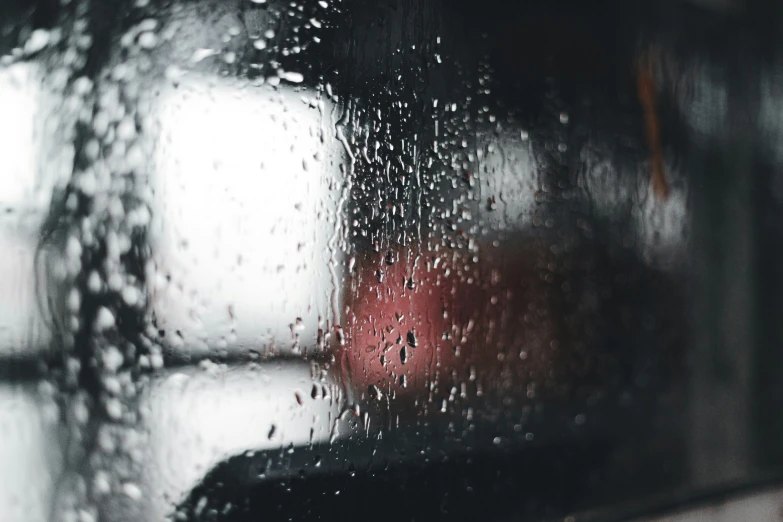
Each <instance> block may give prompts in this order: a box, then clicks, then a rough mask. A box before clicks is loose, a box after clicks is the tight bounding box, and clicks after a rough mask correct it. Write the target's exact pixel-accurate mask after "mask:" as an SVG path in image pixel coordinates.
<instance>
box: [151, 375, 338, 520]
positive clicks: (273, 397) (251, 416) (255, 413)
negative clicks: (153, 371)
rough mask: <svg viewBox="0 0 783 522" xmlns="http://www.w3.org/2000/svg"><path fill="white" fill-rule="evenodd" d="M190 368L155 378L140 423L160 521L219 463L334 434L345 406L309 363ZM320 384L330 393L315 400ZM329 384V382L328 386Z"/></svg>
mask: <svg viewBox="0 0 783 522" xmlns="http://www.w3.org/2000/svg"><path fill="white" fill-rule="evenodd" d="M206 369H207V371H204V370H203V369H198V368H188V369H185V370H183V371H179V372H170V373H168V374H165V375H163V376H161V378H160V379H156V382H155V384H153V386H152V387H151V388H150V390H149V391H148V392H147V393H145V394H144V396H143V398H144V400H143V402H142V410H143V411H146V412H148V414H147V415H145V420H144V425H143V426H142V429H143V430H144V431H145V432H147V433H149V437H150V438H149V444H148V445H147V448H148V454H147V455H146V458H145V460H144V480H143V482H142V484H143V487H144V488H145V489H147V488H148V491H147V493H146V494H145V496H146V497H147V501H145V509H148V510H150V511H149V512H148V513H147V515H148V517H147V520H163V519H164V517H165V516H166V515H168V514H170V512H171V510H172V508H173V506H174V505H175V504H176V503H177V502H179V501H181V500H182V499H183V496H184V495H186V494H187V493H188V492H189V491H190V489H191V488H193V487H194V486H195V485H196V484H197V483H198V481H200V480H201V479H202V478H203V477H204V475H205V474H206V473H207V472H208V471H209V470H210V469H211V468H212V467H213V466H215V465H216V464H218V463H219V462H221V461H222V460H224V459H226V458H228V457H231V456H234V455H239V454H242V453H244V452H246V451H259V450H266V449H275V448H287V447H288V446H290V445H293V446H302V445H305V444H309V443H319V442H326V441H328V440H329V438H330V436H331V433H332V427H333V426H334V421H335V419H336V418H337V415H339V412H340V395H339V392H338V388H337V387H336V386H335V384H334V383H332V382H322V381H314V380H313V379H312V377H311V370H310V366H309V365H308V364H303V363H298V364H282V365H281V364H274V365H273V364H264V365H261V366H256V365H250V366H244V367H242V368H233V369H225V368H219V367H217V366H212V367H211V368H210V367H207V368H206ZM314 384H317V385H318V386H319V388H321V389H328V390H329V393H328V394H327V395H328V396H329V397H331V398H329V399H324V398H322V396H323V394H321V395H319V396H318V398H315V399H314V398H312V396H311V390H312V388H313V385H314ZM324 387H325V388H324Z"/></svg>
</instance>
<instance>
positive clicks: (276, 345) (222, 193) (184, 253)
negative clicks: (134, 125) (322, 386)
mask: <svg viewBox="0 0 783 522" xmlns="http://www.w3.org/2000/svg"><path fill="white" fill-rule="evenodd" d="M154 115H155V117H156V118H157V119H158V120H159V127H160V138H159V144H158V148H157V151H158V152H157V157H156V162H155V163H156V169H155V172H156V174H155V176H154V178H153V180H152V190H153V192H154V200H153V204H152V213H153V216H154V221H153V225H152V231H151V236H152V238H151V245H152V249H153V259H154V260H155V263H154V265H153V266H154V271H152V272H150V273H149V274H148V275H149V277H150V278H153V279H151V280H152V281H154V291H153V306H152V308H153V311H154V314H155V318H156V324H157V326H158V328H159V329H161V330H162V331H164V332H165V340H166V342H167V344H169V345H170V346H171V347H173V348H174V349H175V354H176V353H180V354H184V355H205V354H208V353H210V350H212V353H221V352H224V351H225V352H238V351H247V350H250V351H252V352H255V353H260V354H264V355H266V354H283V355H285V354H292V353H293V354H297V353H303V352H305V351H308V350H313V349H314V348H316V349H317V348H319V347H317V346H314V345H315V344H316V341H317V337H318V335H317V332H318V331H319V330H322V331H323V330H326V331H328V330H329V329H330V327H331V326H330V325H331V322H332V316H333V313H332V311H331V306H332V297H331V296H332V293H333V291H334V286H335V284H338V283H337V281H336V280H334V278H333V274H332V273H333V270H334V267H335V266H341V259H342V255H341V253H340V252H341V249H340V246H339V244H337V243H336V240H339V239H341V236H340V234H339V228H340V222H339V220H340V216H339V214H338V213H337V208H338V203H339V200H340V197H341V196H342V183H343V180H342V174H341V171H340V163H341V161H342V147H341V145H340V144H339V143H338V142H337V140H336V138H335V135H334V124H335V117H336V115H335V114H334V108H333V105H332V104H331V103H330V102H329V101H325V100H324V99H321V98H320V96H318V95H317V93H314V92H312V91H308V90H301V89H300V90H295V89H294V88H291V87H287V86H282V85H281V86H280V87H279V88H277V89H268V88H259V87H255V86H253V85H251V84H247V83H245V84H241V83H239V82H238V81H229V80H220V79H217V78H207V77H202V76H186V77H183V78H180V79H178V81H177V87H176V88H173V87H170V86H167V87H165V90H164V92H163V94H162V95H161V97H160V101H159V104H158V105H157V107H156V110H155V113H154ZM321 337H323V335H321ZM321 342H323V341H321ZM320 348H323V345H321V346H320Z"/></svg>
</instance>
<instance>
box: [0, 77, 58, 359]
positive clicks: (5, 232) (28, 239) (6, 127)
mask: <svg viewBox="0 0 783 522" xmlns="http://www.w3.org/2000/svg"><path fill="white" fill-rule="evenodd" d="M39 82H40V77H39V75H38V74H37V72H36V69H35V66H34V65H33V64H31V63H19V64H14V65H11V66H9V67H7V68H0V115H1V116H2V117H0V162H1V164H2V166H3V168H2V171H0V252H2V255H0V273H2V274H3V275H2V277H0V355H19V354H20V353H22V352H26V353H29V352H30V350H32V349H39V348H41V347H43V346H45V345H46V343H47V342H48V339H49V331H48V330H47V329H46V328H45V327H44V322H43V319H42V314H41V310H40V308H39V306H38V303H37V300H36V293H35V284H36V283H35V277H36V274H35V263H34V254H35V249H36V237H37V227H38V226H39V225H40V222H41V218H42V214H43V210H42V209H35V208H34V207H33V205H34V204H35V203H36V202H38V201H39V200H41V192H43V190H42V189H41V187H40V181H41V179H39V177H40V176H38V174H39V170H41V167H42V165H43V164H44V161H41V158H40V157H41V147H40V145H41V136H40V134H38V135H37V134H36V129H37V127H36V124H37V122H38V121H39V120H38V116H39V115H38V112H39V110H40V105H41V92H40V89H39ZM46 192H47V194H46V197H48V198H51V190H48V191H46ZM36 210H37V211H36Z"/></svg>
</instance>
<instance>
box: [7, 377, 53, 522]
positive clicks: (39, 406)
mask: <svg viewBox="0 0 783 522" xmlns="http://www.w3.org/2000/svg"><path fill="white" fill-rule="evenodd" d="M52 392H53V390H52V389H51V387H50V386H47V385H43V386H42V387H36V386H35V385H32V384H3V385H2V386H0V439H2V444H0V462H2V466H1V467H0V484H2V487H0V520H4V521H8V522H45V521H47V520H49V516H50V509H51V506H52V495H53V493H54V490H55V487H56V486H57V481H58V479H59V478H60V476H59V474H60V471H61V466H62V453H61V449H60V444H59V443H60V440H59V437H58V435H59V433H58V410H57V407H56V405H55V403H54V400H53V399H54V397H53V395H52Z"/></svg>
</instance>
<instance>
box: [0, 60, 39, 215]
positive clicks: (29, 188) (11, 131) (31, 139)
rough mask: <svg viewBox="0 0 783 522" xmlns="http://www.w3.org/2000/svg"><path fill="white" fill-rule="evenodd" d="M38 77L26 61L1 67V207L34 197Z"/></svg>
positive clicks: (15, 204)
mask: <svg viewBox="0 0 783 522" xmlns="http://www.w3.org/2000/svg"><path fill="white" fill-rule="evenodd" d="M37 79H38V78H37V76H36V75H35V73H34V71H33V67H32V66H31V65H30V64H28V63H19V64H14V65H11V66H9V67H7V68H5V69H0V115H2V118H0V165H2V175H0V207H17V206H19V205H22V204H24V203H25V202H26V201H27V200H30V199H32V197H33V191H34V189H35V167H36V165H35V147H34V143H35V136H34V133H33V131H34V122H35V115H36V110H37V109H38V107H37V104H36V102H37V101H38V99H37V98H38V94H39V93H38V88H37V87H38V85H37V82H36V81H35V80H37ZM0 210H4V209H0Z"/></svg>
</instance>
